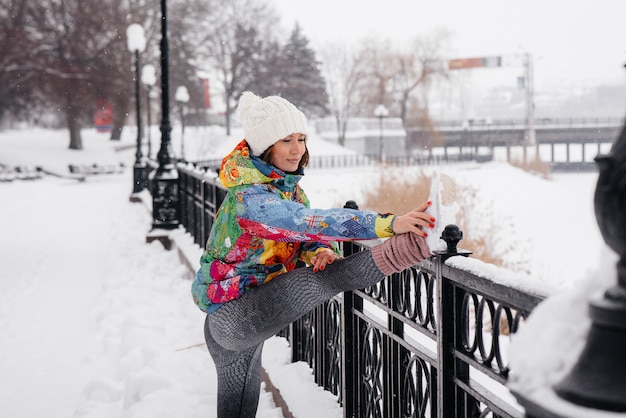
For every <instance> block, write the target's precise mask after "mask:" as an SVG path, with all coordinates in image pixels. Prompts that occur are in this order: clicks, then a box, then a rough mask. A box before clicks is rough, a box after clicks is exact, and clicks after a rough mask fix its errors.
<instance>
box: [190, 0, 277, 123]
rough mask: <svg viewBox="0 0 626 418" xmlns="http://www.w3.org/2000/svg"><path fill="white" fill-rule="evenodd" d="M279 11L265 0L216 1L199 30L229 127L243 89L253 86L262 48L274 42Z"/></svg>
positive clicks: (202, 54) (201, 48)
mask: <svg viewBox="0 0 626 418" xmlns="http://www.w3.org/2000/svg"><path fill="white" fill-rule="evenodd" d="M277 22H278V17H277V15H276V12H275V11H274V9H273V8H272V7H270V5H269V4H268V3H267V2H265V1H264V0H232V1H228V2H222V1H214V2H213V4H212V8H211V14H210V15H209V16H207V19H206V20H205V21H204V22H203V24H202V26H201V27H199V28H198V31H199V32H200V33H202V34H203V38H202V39H200V40H199V41H200V42H199V43H198V48H199V49H198V55H199V57H198V59H199V60H202V59H205V60H206V61H207V63H208V66H209V67H210V69H211V70H212V72H214V73H216V75H217V77H218V83H219V84H220V85H221V88H222V91H223V98H224V103H225V105H226V115H225V116H226V131H227V134H230V128H231V116H232V113H233V111H234V110H235V109H236V107H237V100H238V98H239V96H240V95H241V93H243V92H244V91H245V90H248V89H250V88H251V86H252V85H254V80H255V77H254V75H255V68H256V69H258V68H262V67H263V65H264V61H263V60H262V56H263V51H264V50H266V47H267V45H275V42H276V36H275V35H274V30H275V27H276V24H277Z"/></svg>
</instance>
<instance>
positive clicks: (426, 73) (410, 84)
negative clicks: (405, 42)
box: [394, 30, 449, 126]
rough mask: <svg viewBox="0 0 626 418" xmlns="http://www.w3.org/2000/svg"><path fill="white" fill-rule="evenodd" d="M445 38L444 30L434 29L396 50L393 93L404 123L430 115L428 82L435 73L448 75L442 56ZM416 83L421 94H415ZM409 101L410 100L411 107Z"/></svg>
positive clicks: (447, 36) (445, 76) (445, 42)
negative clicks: (406, 46) (402, 48)
mask: <svg viewBox="0 0 626 418" xmlns="http://www.w3.org/2000/svg"><path fill="white" fill-rule="evenodd" d="M448 42H449V34H448V32H447V31H444V30H436V31H434V32H433V33H431V34H429V35H427V36H420V37H416V38H415V39H414V40H413V42H412V43H411V44H410V47H409V48H408V49H407V50H405V51H400V52H398V53H397V56H396V65H395V70H396V73H395V76H394V84H395V85H394V94H395V95H396V101H397V103H398V105H399V107H400V112H399V116H400V118H401V119H402V122H403V124H404V125H405V126H407V124H408V122H409V120H410V119H412V120H415V119H418V120H429V119H430V116H429V112H428V86H429V85H430V83H431V82H432V81H433V79H434V78H435V77H441V78H444V79H447V78H448V68H447V65H446V64H447V60H446V59H445V58H444V57H445V56H446V55H447V52H448ZM419 87H422V93H423V94H422V97H421V98H420V97H419V95H418V94H417V91H418V88H419ZM420 99H421V100H420ZM420 102H421V103H420ZM411 103H413V104H414V106H413V109H411ZM411 111H412V113H411Z"/></svg>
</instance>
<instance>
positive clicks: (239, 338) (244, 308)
mask: <svg viewBox="0 0 626 418" xmlns="http://www.w3.org/2000/svg"><path fill="white" fill-rule="evenodd" d="M384 277H385V276H384V275H383V273H381V272H380V270H379V269H378V267H377V266H376V264H375V263H374V260H373V259H372V256H371V252H370V251H362V252H359V253H357V254H354V255H351V256H349V257H346V258H342V259H338V260H336V261H335V262H334V263H333V264H330V265H328V266H326V269H325V270H323V271H318V272H317V273H314V272H313V269H312V268H310V267H308V268H300V269H296V270H294V271H292V272H289V273H285V274H282V275H280V276H277V277H276V278H274V279H273V280H271V281H270V282H269V283H266V284H264V285H263V286H259V287H255V288H253V289H250V290H248V291H246V293H245V294H244V295H243V296H242V297H241V298H239V299H236V300H233V301H230V302H227V303H226V304H224V306H222V307H221V308H220V309H218V310H217V311H215V312H214V313H212V314H210V315H207V317H206V321H205V324H204V335H205V339H206V343H207V347H208V348H209V352H210V353H211V357H213V361H214V363H215V367H216V368H217V382H218V384H217V411H218V412H217V416H218V418H244V417H245V418H253V417H254V416H255V415H256V410H257V405H258V400H259V393H260V390H261V351H262V349H263V342H264V341H265V340H266V339H268V338H270V337H271V336H273V335H275V334H276V333H278V331H280V330H281V329H283V328H284V327H286V326H287V325H289V324H290V323H292V322H293V321H295V320H297V319H298V318H300V317H301V316H303V315H304V314H306V313H307V312H309V311H310V310H312V309H313V308H315V307H316V306H318V305H319V304H321V303H323V302H325V301H327V300H328V299H330V298H332V297H333V296H335V295H336V294H338V293H340V292H344V291H348V290H356V289H361V288H364V287H367V286H371V285H374V284H376V283H378V282H379V281H381V280H382V279H383V278H384Z"/></svg>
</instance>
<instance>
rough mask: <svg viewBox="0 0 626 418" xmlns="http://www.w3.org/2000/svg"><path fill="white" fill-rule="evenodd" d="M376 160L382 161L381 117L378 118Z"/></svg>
mask: <svg viewBox="0 0 626 418" xmlns="http://www.w3.org/2000/svg"><path fill="white" fill-rule="evenodd" d="M378 134H379V137H378V159H379V160H380V161H382V160H383V115H380V116H379V117H378Z"/></svg>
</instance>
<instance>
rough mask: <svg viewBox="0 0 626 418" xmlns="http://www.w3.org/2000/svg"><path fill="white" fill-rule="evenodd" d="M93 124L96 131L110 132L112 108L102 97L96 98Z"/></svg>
mask: <svg viewBox="0 0 626 418" xmlns="http://www.w3.org/2000/svg"><path fill="white" fill-rule="evenodd" d="M93 124H94V126H95V127H96V130H97V131H98V132H111V130H112V129H113V108H112V107H111V105H110V104H109V103H108V102H107V101H106V100H104V99H98V101H97V102H96V111H95V112H94V115H93Z"/></svg>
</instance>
